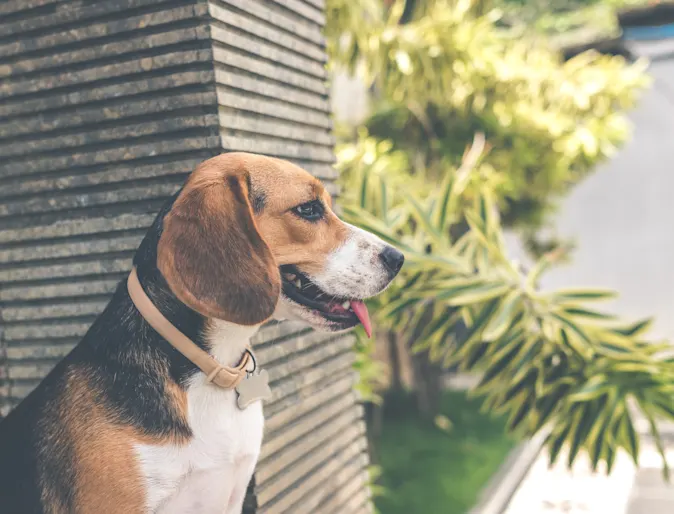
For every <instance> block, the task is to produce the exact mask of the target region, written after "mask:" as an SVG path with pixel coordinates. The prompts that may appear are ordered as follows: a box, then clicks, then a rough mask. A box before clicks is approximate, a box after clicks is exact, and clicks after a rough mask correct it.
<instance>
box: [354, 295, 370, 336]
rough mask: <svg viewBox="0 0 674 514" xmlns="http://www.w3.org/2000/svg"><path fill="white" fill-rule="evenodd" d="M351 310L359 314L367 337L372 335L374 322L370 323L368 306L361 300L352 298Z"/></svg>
mask: <svg viewBox="0 0 674 514" xmlns="http://www.w3.org/2000/svg"><path fill="white" fill-rule="evenodd" d="M351 310H353V312H354V314H355V315H356V316H358V319H359V320H360V323H361V324H362V325H363V328H364V329H365V333H366V334H367V337H372V324H371V323H370V313H369V312H367V306H366V305H365V304H364V303H363V302H361V301H360V300H351Z"/></svg>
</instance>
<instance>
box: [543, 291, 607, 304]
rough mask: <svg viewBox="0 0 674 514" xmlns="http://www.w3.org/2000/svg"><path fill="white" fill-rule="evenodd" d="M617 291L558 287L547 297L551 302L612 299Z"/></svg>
mask: <svg viewBox="0 0 674 514" xmlns="http://www.w3.org/2000/svg"><path fill="white" fill-rule="evenodd" d="M616 296H618V295H617V293H616V292H615V291H610V290H608V289H560V290H557V291H554V292H553V293H550V294H549V295H548V297H549V298H550V300H551V301H552V302H553V303H558V304H564V303H575V302H578V301H587V302H590V301H601V300H613V299H614V298H616Z"/></svg>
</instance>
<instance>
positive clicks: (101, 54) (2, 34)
mask: <svg viewBox="0 0 674 514" xmlns="http://www.w3.org/2000/svg"><path fill="white" fill-rule="evenodd" d="M324 7H325V6H324V2H323V0H266V1H265V0H211V1H202V0H105V1H103V0H5V1H4V2H0V162H1V163H2V164H1V165H0V321H1V323H0V411H1V412H7V410H8V409H10V408H11V407H12V406H14V405H15V404H16V403H17V402H18V401H20V400H21V399H22V398H23V397H24V396H25V395H26V394H28V393H29V392H30V391H31V390H32V389H33V388H34V387H35V386H36V385H37V383H38V382H39V381H40V380H41V378H42V377H43V376H44V375H45V374H46V373H47V372H48V371H49V370H50V369H51V368H52V367H53V365H54V364H55V363H56V362H57V361H58V359H60V358H62V357H63V356H65V355H66V354H67V352H69V351H70V350H71V349H72V348H73V346H74V345H76V344H77V342H78V341H79V340H80V338H81V337H82V336H83V335H84V333H85V332H86V331H87V329H88V327H89V326H90V325H91V323H92V321H93V320H94V319H95V317H96V316H97V315H98V313H99V312H100V311H101V310H102V309H103V308H104V306H105V305H106V303H107V302H108V300H109V298H110V295H111V293H112V292H113V291H114V289H115V288H116V286H117V284H118V283H119V281H120V280H121V279H123V278H124V277H125V275H126V273H127V272H128V270H129V268H130V263H131V258H132V256H133V253H134V251H135V249H136V248H137V246H138V243H139V242H140V240H141V239H142V237H143V235H144V233H145V231H146V229H147V227H148V226H149V224H150V223H151V222H152V220H153V218H154V215H155V213H156V212H157V210H158V208H159V206H160V205H161V204H162V203H163V202H164V201H165V200H166V198H167V197H168V196H170V195H171V194H172V193H174V192H175V191H176V190H177V189H178V188H179V187H180V185H181V184H182V182H183V181H184V179H185V177H186V176H187V174H188V173H189V172H190V171H191V170H192V169H194V167H195V165H196V164H198V163H199V162H200V161H202V160H204V159H206V158H208V157H210V156H212V155H214V154H217V153H220V152H222V151H235V150H240V151H251V152H256V153H262V154H267V155H271V156H276V157H281V158H285V159H289V160H291V161H293V162H295V163H296V164H298V165H300V166H302V167H304V168H305V169H307V170H308V171H310V172H311V173H313V174H314V175H316V176H317V177H319V178H321V179H322V180H323V181H324V182H325V183H326V186H327V188H328V190H329V191H330V192H331V193H332V194H333V195H337V194H338V193H339V191H338V189H337V186H336V184H335V183H334V181H335V179H336V177H337V175H336V171H335V170H334V168H333V167H332V164H333V160H334V157H333V148H332V146H333V139H332V135H331V119H330V108H329V98H328V95H327V86H326V78H327V77H326V71H325V62H326V54H325V43H324V39H323V35H322V27H323V24H324V22H325V15H324V13H323V10H324ZM352 344H353V341H352V336H351V335H346V336H345V335H341V336H335V335H330V334H319V333H315V332H313V331H311V330H309V329H307V328H306V327H305V326H304V325H301V324H297V323H289V322H286V323H271V324H269V325H267V326H265V327H263V329H262V330H261V331H260V333H259V334H258V335H257V336H256V339H255V347H256V349H257V356H258V359H259V360H260V362H261V363H262V364H263V365H264V367H265V368H266V369H267V370H268V371H269V374H270V377H271V380H272V384H271V385H272V391H273V398H272V399H271V401H269V402H268V403H267V404H266V405H265V414H266V418H267V423H266V429H265V430H266V432H265V433H266V435H265V443H264V446H263V449H262V455H261V457H260V462H259V465H258V469H257V472H256V476H255V478H254V480H253V482H252V484H251V486H250V488H249V493H250V494H249V496H248V498H247V499H246V504H245V508H244V511H245V512H246V513H253V512H260V513H268V514H280V513H285V512H289V513H327V514H330V513H345V514H349V513H361V512H363V513H364V512H370V511H371V505H370V500H369V496H368V490H367V487H366V481H367V474H366V467H367V465H368V459H367V453H366V448H365V437H364V430H365V429H364V426H363V422H362V412H361V407H360V406H359V405H358V403H357V400H356V397H355V394H354V393H353V389H352V387H353V383H354V380H355V377H354V374H353V371H352V364H353V355H352V353H351V346H352Z"/></svg>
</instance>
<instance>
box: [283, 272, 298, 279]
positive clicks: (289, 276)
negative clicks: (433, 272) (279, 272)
mask: <svg viewBox="0 0 674 514" xmlns="http://www.w3.org/2000/svg"><path fill="white" fill-rule="evenodd" d="M285 277H286V278H287V279H288V280H295V279H296V278H297V275H295V274H294V273H286V274H285Z"/></svg>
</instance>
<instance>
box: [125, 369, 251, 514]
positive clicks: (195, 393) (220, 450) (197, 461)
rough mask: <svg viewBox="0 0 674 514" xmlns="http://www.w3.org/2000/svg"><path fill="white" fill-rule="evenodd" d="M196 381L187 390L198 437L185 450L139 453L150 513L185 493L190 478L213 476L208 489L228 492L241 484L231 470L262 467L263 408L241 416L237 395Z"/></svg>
mask: <svg viewBox="0 0 674 514" xmlns="http://www.w3.org/2000/svg"><path fill="white" fill-rule="evenodd" d="M196 378H198V380H196V381H195V383H193V384H191V385H190V387H189V388H188V390H187V399H188V419H189V423H190V427H191V429H192V433H193V437H192V439H191V440H190V442H189V443H188V444H186V445H184V446H174V445H166V446H151V445H139V446H138V447H137V454H138V457H139V462H140V466H141V472H142V475H143V476H144V478H145V485H146V491H147V502H148V507H149V512H153V511H154V510H155V509H156V508H157V507H158V506H159V505H160V504H161V503H162V502H163V501H164V500H165V499H166V498H168V497H170V496H172V495H174V494H175V493H176V492H177V491H178V490H180V488H181V486H184V485H183V484H184V483H185V478H186V477H187V476H188V475H191V474H197V473H202V474H203V475H204V476H207V475H208V474H209V473H210V475H211V476H212V477H213V479H212V481H213V482H214V483H213V484H212V485H209V484H208V483H207V484H206V488H207V489H210V488H212V489H213V490H223V489H226V488H227V487H228V486H229V485H230V484H226V483H223V482H224V481H228V479H229V480H232V481H234V480H236V478H239V479H240V477H236V476H230V475H232V470H233V472H234V474H236V473H237V463H240V462H245V461H250V460H251V459H252V460H253V461H257V457H258V455H259V453H260V447H261V444H262V435H263V429H264V418H263V414H262V402H255V403H253V404H252V405H250V406H249V407H247V408H246V409H244V410H241V409H239V408H238V407H237V405H236V392H235V391H228V390H222V389H220V388H218V387H216V386H213V385H211V384H206V383H205V381H203V377H201V376H200V377H196ZM241 471H243V470H241ZM206 482H208V479H206ZM187 483H189V482H187ZM202 484H203V481H202ZM194 493H195V494H201V492H200V491H195V492H194Z"/></svg>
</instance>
